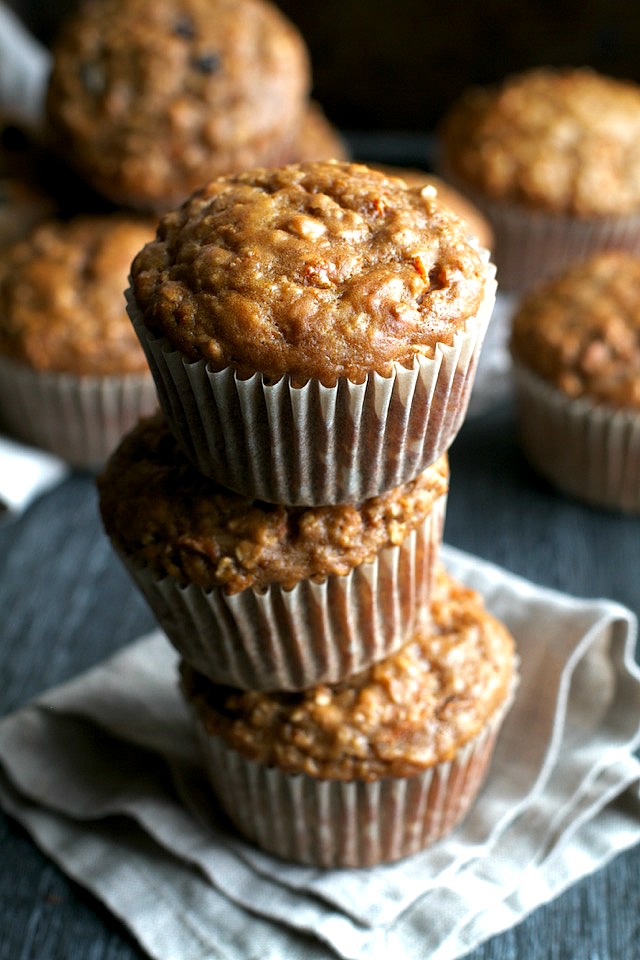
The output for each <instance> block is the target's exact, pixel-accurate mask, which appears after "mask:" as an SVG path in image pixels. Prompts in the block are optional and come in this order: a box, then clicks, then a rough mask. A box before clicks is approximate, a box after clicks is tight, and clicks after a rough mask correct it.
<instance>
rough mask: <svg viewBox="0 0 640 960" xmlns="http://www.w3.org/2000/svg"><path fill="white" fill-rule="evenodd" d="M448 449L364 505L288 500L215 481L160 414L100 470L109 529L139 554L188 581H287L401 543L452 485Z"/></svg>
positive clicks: (230, 587)
mask: <svg viewBox="0 0 640 960" xmlns="http://www.w3.org/2000/svg"><path fill="white" fill-rule="evenodd" d="M448 479H449V471H448V461H447V458H446V455H445V456H443V457H441V458H440V459H439V460H438V461H437V462H436V463H435V464H433V466H431V467H429V468H428V469H427V470H426V471H425V472H424V473H422V474H420V475H419V476H418V477H417V478H416V479H415V480H413V481H411V482H410V483H406V484H402V485H401V486H399V487H397V488H395V489H393V490H391V491H390V492H389V493H386V494H384V495H383V496H380V497H373V498H372V499H370V500H366V501H364V502H363V503H361V504H353V505H352V504H340V505H338V506H327V507H325V506H323V507H287V506H277V505H273V504H267V503H262V502H261V501H256V500H250V499H248V498H247V497H243V496H240V495H239V494H235V493H232V492H230V491H228V490H226V489H224V488H223V487H220V486H218V485H217V484H215V483H214V482H213V481H212V480H210V479H208V478H207V477H205V476H203V475H202V474H201V473H200V472H199V471H197V470H196V469H195V468H194V467H193V466H192V465H191V463H190V462H189V460H188V459H187V457H186V456H185V454H183V452H182V450H181V449H180V447H179V445H178V444H177V442H176V440H175V438H174V436H173V434H172V433H171V431H170V430H169V428H168V426H167V425H166V423H165V421H164V419H163V418H162V417H161V416H156V417H151V418H148V419H146V420H142V421H140V423H139V424H138V426H137V427H136V428H135V429H134V430H132V431H131V432H130V433H129V434H128V435H127V436H126V437H125V438H124V440H123V441H122V442H121V444H120V446H119V447H118V448H117V449H116V450H115V452H114V453H113V454H112V456H111V458H110V460H109V461H108V463H107V465H106V468H105V470H104V472H103V473H102V475H101V476H100V477H99V478H98V489H99V493H100V511H101V514H102V520H103V523H104V527H105V530H106V532H107V534H108V535H109V536H110V537H111V539H112V540H113V541H114V543H115V545H116V546H117V547H118V548H119V549H120V550H121V551H122V552H123V553H124V554H125V555H127V556H129V557H131V558H132V559H133V560H134V561H137V562H139V563H141V564H144V565H146V566H148V567H149V568H150V569H151V570H152V571H153V572H154V573H155V574H156V575H157V576H159V577H162V576H166V575H168V576H171V577H173V578H174V579H176V580H177V581H178V582H179V583H180V584H181V585H183V586H186V585H187V584H189V583H194V584H197V585H198V586H200V587H202V588H203V589H205V590H207V589H211V588H213V587H221V588H222V589H224V590H225V592H226V593H228V594H233V593H237V592H239V591H240V590H244V589H246V588H247V587H253V588H255V589H257V590H264V589H266V588H267V587H268V586H269V585H270V584H272V583H278V584H281V585H282V586H283V587H284V588H285V589H289V588H291V587H293V586H294V585H295V584H296V583H297V582H298V581H300V580H303V579H306V578H308V579H311V580H314V581H322V580H324V579H325V578H326V577H327V576H329V575H332V574H338V575H341V574H346V573H349V572H350V570H351V569H352V568H353V567H356V566H358V565H359V564H361V563H364V562H365V561H368V560H372V559H373V558H374V556H375V554H377V553H378V551H379V550H381V549H383V548H384V547H389V546H393V545H395V544H400V543H401V542H402V541H403V540H404V538H405V537H406V536H407V535H408V534H409V533H410V532H411V530H413V529H414V528H415V527H417V526H418V525H419V524H420V523H421V521H422V520H423V519H424V518H425V517H426V516H427V515H428V514H429V512H430V511H431V509H432V507H433V504H434V501H435V500H436V499H437V498H438V497H440V496H443V495H444V494H445V493H446V492H447V489H448Z"/></svg>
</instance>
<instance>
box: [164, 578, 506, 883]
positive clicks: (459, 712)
mask: <svg viewBox="0 0 640 960" xmlns="http://www.w3.org/2000/svg"><path fill="white" fill-rule="evenodd" d="M432 616H433V626H432V627H430V628H426V629H419V630H418V631H417V632H416V633H415V635H414V636H413V637H412V638H411V639H410V641H409V642H408V643H407V644H406V645H405V646H404V647H402V649H401V650H399V651H398V652H397V653H395V654H393V655H392V656H390V657H388V658H386V659H385V660H383V661H382V662H380V663H376V664H375V665H373V666H371V667H369V668H368V669H367V670H364V671H362V672H361V673H359V674H357V675H355V676H352V677H350V678H349V679H348V680H345V681H344V683H340V684H336V685H332V686H331V685H327V684H322V685H318V686H315V687H313V688H311V689H309V690H305V691H302V692H300V693H297V694H292V693H288V694H287V693H282V692H274V693H261V692H258V691H239V690H234V689H231V688H229V687H221V686H217V685H215V684H212V683H211V682H210V681H208V680H207V679H206V678H204V677H202V676H201V675H198V674H197V673H195V672H194V671H193V670H192V669H191V668H190V667H189V666H188V665H186V664H183V665H182V688H183V692H184V694H185V696H186V699H187V701H188V702H189V703H190V705H191V707H192V709H193V711H194V714H195V717H196V725H197V729H198V733H199V738H200V741H201V745H202V749H203V758H204V764H205V766H206V770H207V773H208V776H209V779H210V781H211V785H212V788H213V791H214V793H215V795H216V797H217V799H218V800H219V801H220V803H221V805H222V807H223V809H224V810H225V812H226V813H227V815H228V816H229V817H230V819H231V820H232V822H233V823H234V824H235V826H236V827H237V828H238V830H239V831H240V832H241V833H242V834H243V835H244V836H246V837H247V838H248V839H249V840H251V841H253V842H255V843H256V844H258V845H259V846H260V847H263V848H264V849H265V850H267V851H269V852H270V853H274V854H276V855H277V856H280V857H283V858H285V859H290V860H294V861H298V862H301V863H307V864H312V865H315V866H319V867H365V866H371V865H373V864H376V863H380V862H384V861H390V860H397V859H399V858H401V857H405V856H408V855H410V854H413V853H416V852H417V851H418V850H421V849H422V848H424V847H426V846H427V845H429V844H431V843H433V842H435V841H436V840H438V839H439V838H440V837H442V836H443V835H445V834H447V833H448V832H449V831H451V830H452V829H453V828H454V827H455V826H456V824H458V823H459V821H460V820H461V819H462V817H464V815H465V813H466V812H467V810H468V809H469V807H470V805H471V804H472V803H473V801H474V800H475V798H476V796H477V793H478V790H479V789H480V786H481V784H482V781H483V779H484V777H485V774H486V772H487V769H488V766H489V763H490V759H491V755H492V752H493V747H494V743H495V740H496V737H497V734H498V731H499V728H500V724H501V722H502V720H503V718H504V715H505V712H506V710H507V708H508V706H509V704H510V700H511V697H512V694H513V692H514V690H515V684H516V673H515V670H516V668H515V655H514V642H513V638H512V636H511V635H510V633H509V631H508V630H507V628H506V627H505V626H504V625H503V624H502V623H500V622H499V621H498V620H496V619H495V618H493V617H492V616H491V615H490V614H489V613H488V612H487V611H486V610H485V608H484V606H483V604H482V600H481V598H480V596H479V595H478V594H477V593H475V592H474V591H472V590H469V589H467V588H466V587H464V586H462V585H461V584H459V583H457V582H455V581H454V580H452V579H451V578H449V576H448V575H446V574H445V573H444V572H442V571H441V572H440V574H439V576H438V582H437V587H436V592H435V596H434V601H433V605H432Z"/></svg>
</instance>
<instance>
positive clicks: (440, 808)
mask: <svg viewBox="0 0 640 960" xmlns="http://www.w3.org/2000/svg"><path fill="white" fill-rule="evenodd" d="M510 702H511V700H510V699H509V700H508V701H507V702H505V703H504V705H502V706H501V707H500V708H499V709H498V710H497V711H496V712H495V713H494V715H493V716H492V717H491V718H490V720H489V721H488V722H487V724H486V725H485V727H484V728H483V730H482V731H481V732H480V733H479V734H478V735H477V736H476V737H475V738H474V739H473V740H471V741H469V742H468V743H466V744H465V745H464V746H463V747H461V748H460V750H459V751H458V754H457V755H456V757H455V758H454V759H453V760H450V761H446V762H442V763H438V764H436V765H435V766H433V767H430V768H428V769H425V770H424V771H423V772H422V773H420V774H417V775H415V776H412V777H397V778H393V777H389V778H385V779H381V780H371V781H364V780H352V781H343V780H320V779H318V778H315V777H312V776H309V775H307V774H289V773H285V772H283V771H282V770H280V769H278V768H276V767H268V766H266V765H265V764H262V763H258V762H256V761H253V760H250V759H247V758H246V757H244V756H243V755H242V754H240V753H239V752H238V751H236V750H234V749H232V748H230V747H228V746H227V744H226V743H225V741H224V740H223V739H222V738H221V737H219V736H212V735H211V734H209V733H208V732H207V730H206V728H205V726H204V724H203V722H202V721H201V720H200V719H198V718H197V719H196V729H197V733H198V739H199V741H200V745H201V751H202V756H203V761H204V765H205V769H206V772H207V775H208V778H209V781H210V784H211V787H212V790H213V792H214V794H215V796H216V798H217V799H218V801H219V803H220V804H221V806H222V808H223V810H224V811H225V813H226V814H227V816H228V817H229V819H230V820H231V821H232V823H233V824H234V826H235V827H236V828H237V829H238V831H239V832H240V833H241V834H242V835H243V836H244V837H246V838H247V839H248V840H250V841H251V842H252V843H255V844H256V845H257V846H259V847H261V848H262V849H263V850H266V851H267V852H268V853H271V854H274V855H275V856H278V857H281V858H282V859H284V860H290V861H294V862H297V863H302V864H307V865H310V866H316V867H323V868H327V867H329V868H331V867H370V866H374V865H375V864H378V863H386V862H391V861H394V860H400V859H402V858H403V857H408V856H410V855H412V854H414V853H417V852H418V851H420V850H422V849H424V848H425V847H427V846H430V845H431V844H433V843H435V842H436V841H437V840H439V839H440V838H441V837H443V836H445V835H446V834H447V833H449V832H451V831H452V830H453V829H454V827H455V826H457V824H458V823H460V821H461V820H462V818H463V817H464V816H465V814H466V813H467V812H468V810H469V808H470V806H471V804H472V803H473V801H474V800H475V798H476V796H477V794H478V792H479V790H480V787H481V786H482V783H483V781H484V778H485V776H486V774H487V771H488V768H489V764H490V761H491V757H492V754H493V749H494V746H495V742H496V739H497V736H498V732H499V730H500V726H501V724H502V721H503V719H504V716H505V714H506V712H507V709H508V707H509V706H510Z"/></svg>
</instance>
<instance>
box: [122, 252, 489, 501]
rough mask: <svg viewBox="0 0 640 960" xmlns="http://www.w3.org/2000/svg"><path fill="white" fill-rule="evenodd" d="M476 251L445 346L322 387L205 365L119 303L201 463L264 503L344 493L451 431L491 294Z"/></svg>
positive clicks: (431, 454)
mask: <svg viewBox="0 0 640 960" xmlns="http://www.w3.org/2000/svg"><path fill="white" fill-rule="evenodd" d="M485 258H486V260H487V266H486V269H487V281H486V284H485V296H484V300H483V303H482V305H481V308H480V309H479V311H478V313H477V315H476V316H475V317H473V318H471V319H469V320H468V321H467V324H466V329H465V330H464V332H462V333H459V334H456V336H455V338H454V342H453V344H452V345H451V346H448V345H446V344H438V346H437V348H436V353H435V357H434V358H433V359H427V358H425V357H416V358H415V359H414V362H413V364H412V366H411V367H410V368H407V367H403V366H402V365H400V364H397V363H396V364H394V371H393V373H392V374H391V375H390V376H388V377H382V376H380V375H379V374H377V373H372V374H370V375H369V376H368V377H367V378H366V379H365V381H364V382H363V383H360V384H358V383H353V382H351V381H350V380H348V379H347V378H346V377H342V378H340V379H339V380H338V383H337V384H336V385H335V386H334V387H325V386H323V385H322V384H321V383H320V382H319V381H318V380H315V379H311V380H309V381H308V382H307V383H306V384H305V385H304V386H302V387H293V386H292V385H291V383H290V380H289V377H282V378H281V379H280V380H278V381H277V382H276V383H269V382H267V381H265V378H264V377H262V376H261V375H260V374H258V373H256V374H254V375H253V376H252V377H250V378H249V379H246V380H241V379H239V377H238V376H237V375H236V372H235V368H233V367H227V368H225V369H223V370H220V371H219V372H214V371H212V370H211V369H210V368H209V367H208V365H207V363H206V362H205V361H204V360H200V361H197V362H187V361H185V360H184V359H183V357H182V355H181V354H180V353H179V352H177V351H175V350H174V349H173V348H172V347H171V345H170V344H169V342H168V341H167V340H166V339H165V338H163V337H156V336H154V335H152V334H151V333H150V332H149V331H148V330H147V329H146V327H145V324H144V321H143V319H142V317H141V315H140V314H139V311H138V310H137V307H136V305H135V302H134V300H133V296H132V293H131V291H128V292H127V300H128V310H129V314H130V316H131V319H132V322H133V325H134V327H135V330H136V333H137V335H138V337H139V339H140V342H141V344H142V346H143V348H144V350H145V353H146V356H147V360H148V362H149V366H150V368H151V371H152V373H153V376H154V378H155V380H156V385H157V388H158V394H159V398H160V403H161V405H162V407H163V410H164V412H165V415H166V417H167V419H168V422H169V425H170V427H171V429H172V431H173V433H174V434H175V436H176V437H177V438H178V439H179V441H180V443H181V445H182V446H183V447H184V449H185V451H186V453H187V454H188V456H189V457H190V459H191V460H192V461H193V463H194V465H195V466H196V467H197V469H198V470H200V472H201V473H204V474H206V475H207V476H210V477H212V478H213V479H214V480H216V481H217V482H218V483H220V484H222V485H223V486H226V487H227V488H229V489H231V490H234V491H236V492H237V493H242V494H244V495H246V496H250V497H252V498H258V499H261V500H266V501H267V502H271V503H286V504H290V505H303V504H304V505H328V504H335V503H356V502H359V501H361V500H365V499H368V498H369V497H373V496H378V495H379V494H381V493H383V492H385V491H387V490H390V489H392V488H393V487H396V486H398V485H399V484H401V483H406V482H407V481H409V480H411V479H413V478H414V477H415V476H417V474H418V473H420V472H421V471H422V470H424V469H426V467H428V466H429V465H430V464H432V463H434V462H435V461H436V460H437V459H438V457H440V456H441V455H442V454H443V453H444V452H445V451H446V450H448V448H449V447H450V445H451V443H452V442H453V440H454V438H455V437H456V435H457V433H458V431H459V429H460V426H461V425H462V421H463V420H464V417H465V414H466V411H467V406H468V402H469V395H470V392H471V388H472V385H473V380H474V377H475V371H476V366H477V362H478V355H479V352H480V349H481V346H482V342H483V339H484V335H485V332H486V329H487V325H488V323H489V319H490V317H491V312H492V310H493V306H494V302H495V294H496V282H495V267H494V266H493V265H492V264H491V263H489V262H488V254H486V252H485Z"/></svg>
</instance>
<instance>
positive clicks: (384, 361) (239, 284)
mask: <svg viewBox="0 0 640 960" xmlns="http://www.w3.org/2000/svg"><path fill="white" fill-rule="evenodd" d="M466 232H467V228H466V226H465V225H464V224H463V223H462V222H461V221H460V220H459V219H458V218H457V217H456V216H455V215H454V214H453V213H451V212H450V211H449V210H448V208H446V207H444V206H443V205H442V204H441V203H440V202H439V201H438V199H437V197H436V196H435V191H433V190H432V189H431V188H425V189H419V188H415V189H410V188H408V187H407V185H406V184H405V183H404V182H403V181H402V180H399V179H396V178H392V177H386V176H385V175H384V174H382V173H379V172H377V171H373V170H370V169H368V168H367V167H365V166H362V165H358V164H349V163H338V162H309V163H303V164H292V165H288V166H285V167H282V168H274V169H256V170H252V171H247V172H245V173H244V174H239V175H236V176H230V177H224V178H219V179H218V180H215V181H212V182H211V183H209V184H208V185H207V186H206V187H204V188H203V189H201V190H200V191H198V192H196V193H195V194H194V195H193V196H192V197H191V199H190V200H189V201H188V202H187V203H185V204H184V205H183V206H182V207H181V208H180V209H178V210H177V211H175V212H173V213H170V214H167V215H166V216H165V217H163V218H162V220H161V222H160V225H159V228H158V233H157V238H156V240H155V241H153V242H152V243H149V244H147V246H146V247H145V248H144V249H143V250H142V251H141V252H140V254H139V255H138V256H137V257H136V258H135V260H134V262H133V265H132V274H131V290H130V291H129V294H128V297H129V310H130V315H131V318H132V321H133V323H134V326H135V329H136V331H137V333H138V336H139V337H140V340H141V342H142V344H143V346H144V348H145V351H146V354H147V358H148V360H149V365H150V367H151V370H152V372H153V374H154V377H155V379H156V384H157V386H158V393H159V397H160V402H161V405H162V407H163V409H164V411H165V413H166V415H167V417H168V419H169V422H170V425H171V428H172V430H173V431H174V433H175V434H176V436H178V437H179V438H180V441H181V443H182V444H183V446H184V448H185V450H186V451H187V453H188V455H189V456H190V457H191V459H192V461H193V462H194V464H195V465H196V466H197V467H198V469H199V470H201V471H202V472H203V473H206V474H207V475H208V476H210V477H212V478H213V479H214V480H216V481H217V482H219V483H221V484H223V485H225V486H228V487H229V488H231V489H232V490H235V491H236V492H239V493H243V494H245V495H247V496H250V497H258V498H260V499H262V500H266V501H271V502H274V503H288V504H292V505H296V504H306V505H314V504H315V505H321V504H334V503H340V502H360V501H362V500H365V499H368V498H369V497H372V496H377V495H379V494H380V493H382V492H384V491H386V490H389V489H391V488H392V487H395V486H398V485H399V484H401V483H405V482H407V481H408V480H411V479H412V478H414V477H416V476H417V475H418V474H419V473H420V472H421V471H422V470H424V469H425V468H426V467H427V466H429V465H430V464H432V463H434V462H435V461H436V460H437V459H438V458H439V457H440V456H441V455H442V453H443V452H444V451H446V450H447V449H448V447H449V445H450V444H451V442H452V441H453V438H454V437H455V435H456V433H457V431H458V429H459V426H460V424H461V422H462V420H463V418H464V415H465V412H466V408H467V404H468V398H469V392H470V389H471V386H472V382H473V377H474V374H475V369H476V363H477V358H478V353H479V351H480V347H481V344H482V340H483V337H484V334H485V331H486V328H487V324H488V321H489V317H490V313H491V310H492V307H493V303H494V300H495V280H494V269H493V266H492V265H491V264H490V263H489V260H488V254H487V253H486V251H482V250H480V249H478V248H477V247H476V246H474V245H473V244H471V243H470V242H469V241H468V240H467V237H466Z"/></svg>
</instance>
